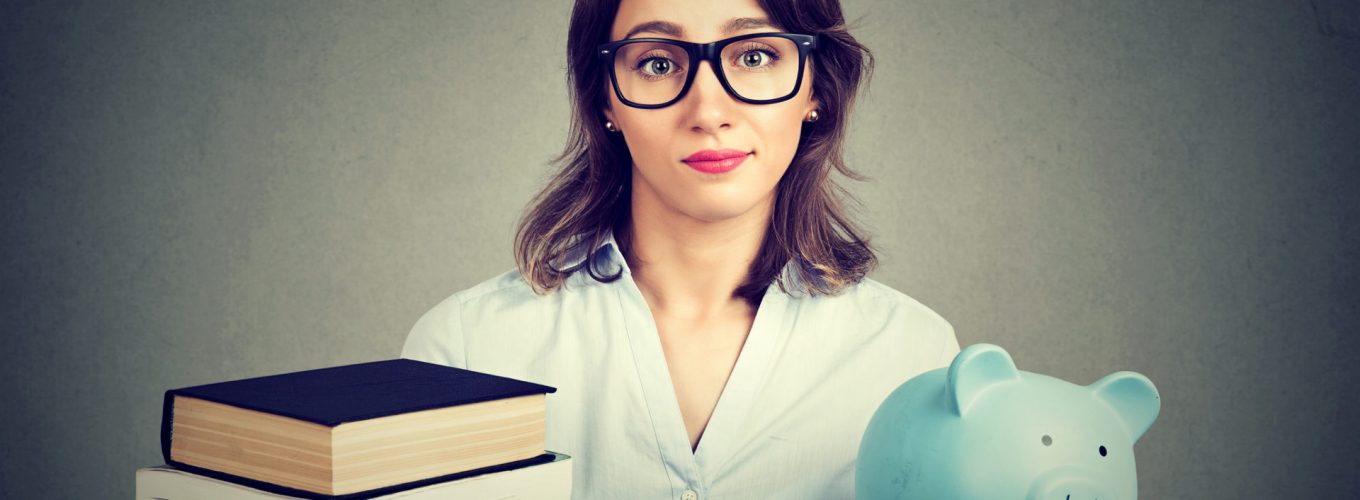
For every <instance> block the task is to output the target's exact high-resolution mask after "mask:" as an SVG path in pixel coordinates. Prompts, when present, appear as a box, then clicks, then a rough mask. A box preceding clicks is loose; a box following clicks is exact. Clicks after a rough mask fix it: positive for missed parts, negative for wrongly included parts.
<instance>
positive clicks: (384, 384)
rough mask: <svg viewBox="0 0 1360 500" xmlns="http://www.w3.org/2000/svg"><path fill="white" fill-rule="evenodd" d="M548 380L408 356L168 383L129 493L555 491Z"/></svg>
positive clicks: (564, 486)
mask: <svg viewBox="0 0 1360 500" xmlns="http://www.w3.org/2000/svg"><path fill="white" fill-rule="evenodd" d="M555 391H556V389H554V388H552V387H548V386H544V385H539V384H533V383H529V382H524V381H519V380H514V379H510V378H505V377H499V376H495V375H489V374H485V373H478V372H474V371H469V370H463V369H459V368H451V367H447V366H442V365H436V364H431V363H424V362H420V361H414V360H408V359H397V360H389V361H378V362H373V363H362V364H356V365H347V366H340V367H334V368H323V369H320V370H309V371H302V372H295V373H288V374H283V375H274V376H268V377H259V378H252V379H245V380H236V381H231V382H222V383H217V384H209V385H202V386H196V387H188V388H183V389H175V390H171V391H167V392H166V393H165V406H164V409H163V415H162V420H161V452H162V454H163V455H164V458H165V461H166V463H167V464H168V465H166V466H162V467H152V468H147V469H141V470H139V471H137V498H138V499H152V498H155V499H168V500H190V499H195V498H224V499H237V498H239V499H254V498H330V499H339V498H345V499H349V498H406V499H411V500H415V499H433V498H497V499H499V498H514V497H520V498H563V499H566V498H569V497H570V495H571V462H570V457H567V456H566V455H563V454H560V453H554V452H551V451H547V450H544V444H545V431H546V422H545V417H546V408H547V405H546V396H547V394H549V393H552V392H555Z"/></svg>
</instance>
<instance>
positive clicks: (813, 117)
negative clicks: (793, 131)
mask: <svg viewBox="0 0 1360 500" xmlns="http://www.w3.org/2000/svg"><path fill="white" fill-rule="evenodd" d="M819 119H821V117H820V116H817V110H815V109H814V110H812V111H809V112H808V114H807V118H804V119H803V121H805V122H808V123H812V122H815V121H817V120H819Z"/></svg>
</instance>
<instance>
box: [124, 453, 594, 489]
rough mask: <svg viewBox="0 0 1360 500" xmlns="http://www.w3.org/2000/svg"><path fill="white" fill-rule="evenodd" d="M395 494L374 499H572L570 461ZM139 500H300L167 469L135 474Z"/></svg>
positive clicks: (559, 459) (560, 458)
mask: <svg viewBox="0 0 1360 500" xmlns="http://www.w3.org/2000/svg"><path fill="white" fill-rule="evenodd" d="M554 455H555V456H554V458H553V461H551V462H544V463H541V464H535V465H530V466H528V467H520V468H518V469H511V470H507V471H501V472H492V473H488V474H481V475H477V476H472V477H465V478H462V479H458V480H454V481H449V482H445V483H436V484H431V485H428V486H422V487H420V488H415V489H410V490H406V491H399V492H396V493H392V494H389V495H383V496H380V497H374V498H375V499H396V498H400V499H402V500H444V499H458V500H475V499H486V500H508V499H540V498H542V499H561V500H569V499H570V498H571V457H569V456H567V455H563V454H561V453H554ZM136 498H137V500H206V499H213V500H217V499H221V500H258V499H280V498H283V499H288V498H298V497H291V496H287V495H280V494H277V493H270V492H268V491H264V490H259V489H255V488H251V487H249V486H244V485H240V484H236V483H232V482H228V481H222V480H219V479H214V478H210V477H207V476H202V475H199V474H194V473H192V472H188V471H183V470H179V469H175V468H171V467H168V466H159V467H148V468H145V469H138V470H137V497H136Z"/></svg>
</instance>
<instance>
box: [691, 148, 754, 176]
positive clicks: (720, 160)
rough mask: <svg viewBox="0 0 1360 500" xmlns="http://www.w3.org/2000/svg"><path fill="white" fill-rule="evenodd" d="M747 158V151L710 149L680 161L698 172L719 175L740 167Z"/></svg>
mask: <svg viewBox="0 0 1360 500" xmlns="http://www.w3.org/2000/svg"><path fill="white" fill-rule="evenodd" d="M747 156H750V152H749V151H739V150H736V149H719V150H716V151H715V150H712V149H705V150H703V151H699V152H696V153H694V154H692V155H689V157H688V158H685V159H683V160H680V161H683V162H685V164H686V165H689V166H690V168H693V169H695V170H698V171H700V172H704V173H707V174H721V173H723V172H727V171H730V170H732V169H734V168H737V165H741V162H743V161H746V157H747Z"/></svg>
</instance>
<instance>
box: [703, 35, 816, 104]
mask: <svg viewBox="0 0 1360 500" xmlns="http://www.w3.org/2000/svg"><path fill="white" fill-rule="evenodd" d="M722 62H723V74H724V75H726V76H727V83H729V84H731V85H732V90H735V91H736V92H737V94H738V95H740V96H742V97H745V98H747V99H752V100H767V99H778V98H781V97H784V96H787V95H789V94H791V93H793V88H794V86H796V85H797V83H798V63H799V62H800V61H799V60H798V45H797V44H796V43H794V41H793V40H789V39H787V38H779V37H760V38H748V39H745V40H740V41H736V42H732V43H731V44H728V45H727V46H726V47H724V48H723V51H722Z"/></svg>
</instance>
